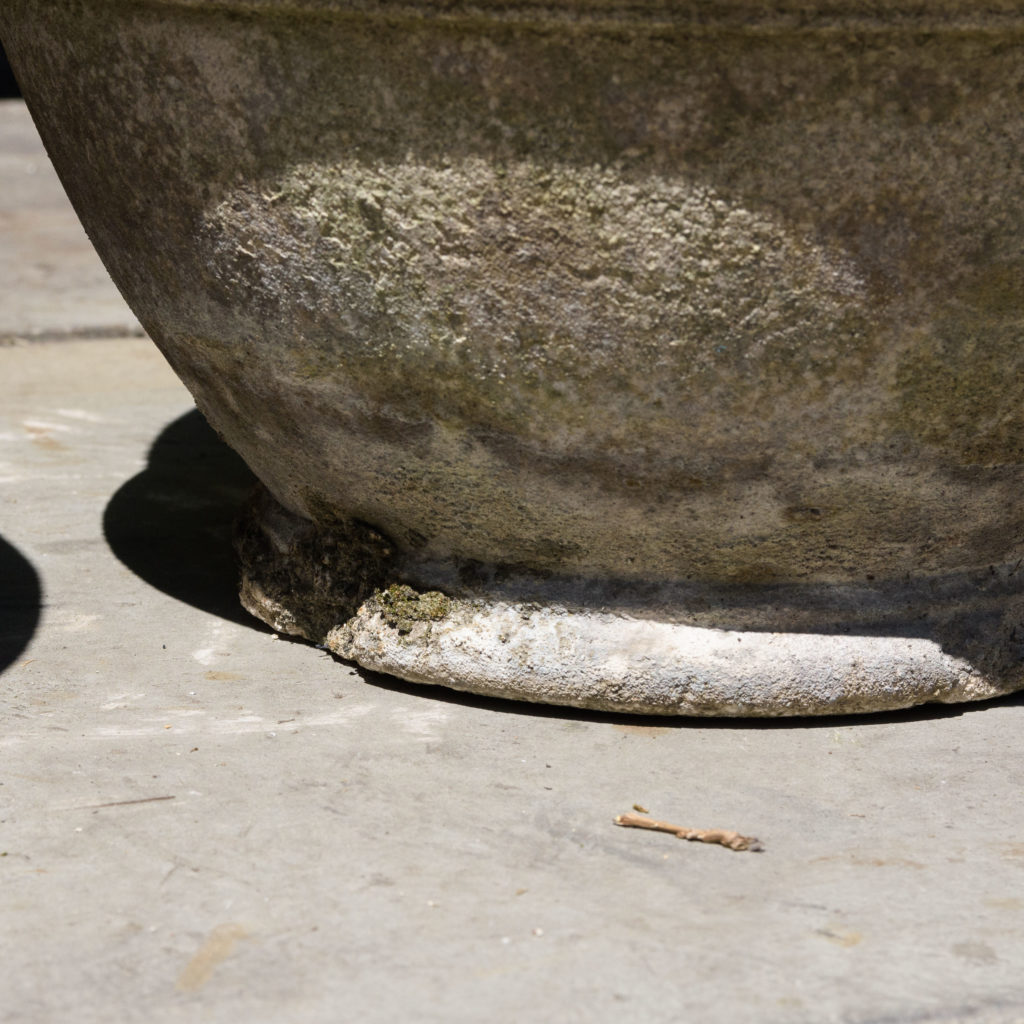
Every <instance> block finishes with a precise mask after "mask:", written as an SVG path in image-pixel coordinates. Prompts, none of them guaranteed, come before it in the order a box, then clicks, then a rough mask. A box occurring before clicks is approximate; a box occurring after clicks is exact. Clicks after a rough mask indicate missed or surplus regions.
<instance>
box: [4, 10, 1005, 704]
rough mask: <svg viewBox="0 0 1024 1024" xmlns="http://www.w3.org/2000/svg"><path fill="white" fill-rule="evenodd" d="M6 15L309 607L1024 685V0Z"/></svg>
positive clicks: (276, 593) (160, 326) (784, 694)
mask: <svg viewBox="0 0 1024 1024" xmlns="http://www.w3.org/2000/svg"><path fill="white" fill-rule="evenodd" d="M0 32H2V38H3V40H4V43H5V45H6V46H7V48H8V51H9V54H10V58H11V61H12V63H13V65H14V67H15V70H16V72H17V74H18V77H19V80H20V81H21V82H22V85H23V89H24V93H25V96H26V99H27V101H28V103H29V106H30V108H31V110H32V112H33V114H34V116H35V117H36V119H37V122H38V124H39V127H40V131H41V133H42V135H43V139H44V141H45V142H46V145H47V147H48V149H49V151H50V153H51V155H52V157H53V161H54V163H55V165H56V166H57V169H58V171H59V173H60V174H61V175H62V178H63V180H64V182H65V184H66V187H67V190H68V193H69V195H70V196H71V198H72V201H73V202H74V203H75V205H76V207H77V209H78V211H79V213H80V215H81V218H82V221H83V223H84V224H85V227H86V229H87V230H88V232H89V234H90V236H91V237H92V238H93V240H94V242H95V244H96V246H97V248H98V250H99V251H100V254H101V255H102V256H103V258H104V260H105V261H106V264H107V266H108V268H109V270H110V272H111V275H112V276H113V278H114V280H115V281H116V282H117V283H118V285H119V286H120V287H121V289H122V290H123V292H124V294H125V296H126V298H127V299H128V301H129V302H130V304H131V305H132V307H133V309H134V310H135V311H136V313H137V314H138V316H139V318H140V320H141V321H142V323H143V324H144V325H145V326H146V328H147V330H148V331H149V332H150V334H151V335H152V337H153V338H154V340H155V341H156V343H157V344H158V345H159V346H160V347H161V349H162V350H163V352H164V353H165V354H166V356H167V358H168V359H169V360H170V362H171V364H172V365H173V366H174V368H175V369H176V370H177V372H178V373H179V374H180V376H181V377H182V379H183V380H184V381H185V382H186V383H187V384H188V386H189V388H190V389H191V390H192V392H193V394H194V395H195V398H196V402H197V404H198V406H199V408H200V409H201V410H202V411H203V413H204V414H205V415H206V416H207V418H208V419H209V420H210V422H211V423H212V424H213V425H214V426H215V427H216V429H217V430H218V431H219V432H220V433H221V434H222V435H223V436H224V437H225V438H226V439H227V440H228V441H229V442H230V444H231V445H232V446H234V447H235V448H236V449H237V450H238V451H239V452H240V453H241V455H242V456H243V457H244V458H245V460H246V461H247V462H248V463H249V465H250V466H251V467H252V468H253V470H254V471H255V472H256V474H257V475H258V476H259V478H260V479H261V480H262V481H263V483H264V485H265V490H264V491H263V492H262V493H261V494H260V495H258V496H257V497H256V498H255V499H254V500H253V503H252V505H251V507H250V508H249V510H248V512H247V515H246V518H245V520H244V522H243V524H242V526H241V528H240V533H239V545H238V546H239V551H240V553H241V557H242V563H243V572H244V580H243V586H242V597H243V602H244V603H245V605H246V607H248V608H249V609H250V610H251V611H252V612H253V613H255V614H256V615H258V616H260V617H261V618H263V619H264V620H266V621H267V622H269V623H271V624H272V625H273V626H274V627H275V628H276V629H280V630H284V631H287V632H292V633H297V634H299V635H302V636H305V637H308V638H309V639H311V640H315V641H317V642H323V643H326V644H327V646H329V647H330V648H331V649H332V650H334V651H336V652H337V653H339V654H341V655H342V656H344V657H346V658H350V659H354V660H355V661H357V662H359V664H361V665H363V666H366V667H368V668H372V669H377V670H380V671H384V672H388V673H392V674H395V675H398V676H401V677H402V678H405V679H409V680H415V681H425V682H431V683H440V684H445V685H448V686H453V687H456V688H459V689H464V690H472V691H475V692H478V693H485V694H499V695H505V696H512V697H519V698H524V699H528V700H539V701H548V702H552V703H560V704H573V705H578V706H585V707H594V708H604V709H623V710H634V711H643V712H651V713H686V714H719V715H769V714H817V713H827V712H838V711H843V712H846V711H863V710H872V709H880V708H895V707H903V706H907V705H911V704H914V703H918V702H922V701H958V700H972V699H978V698H983V697H989V696H992V695H995V694H998V693H1003V692H1006V691H1009V690H1013V689H1015V688H1017V687H1018V686H1021V685H1024V684H1022V654H1024V650H1022V646H1021V644H1022V641H1024V632H1022V626H1021V621H1020V620H1021V615H1022V607H1024V606H1022V602H1021V582H1022V579H1024V568H1022V566H1024V562H1022V559H1024V509H1022V503H1021V495H1022V494H1024V374H1022V366H1024V345H1022V344H1021V342H1022V340H1024V338H1022V335H1024V326H1022V325H1024V174H1022V170H1021V153H1024V115H1022V112H1024V103H1022V96H1024V45H1022V40H1024V16H1022V15H1021V14H1020V13H1019V5H1017V4H1015V3H1009V2H1004V3H1000V2H998V0H997V2H994V3H990V4H986V5H984V9H983V10H981V9H980V7H979V5H976V4H973V3H970V2H967V0H936V2H935V3H931V4H928V5H924V4H920V3H916V2H914V3H912V2H910V0H890V2H884V0H878V2H877V3H873V4H864V3H855V2H853V0H833V2H825V0H822V2H812V0H783V2H782V3H777V4H771V5H766V4H762V3H759V2H755V0H720V2H716V0H705V2H688V3H686V2H679V3H667V2H660V0H640V2H637V3H631V4H625V3H619V2H618V0H548V2H547V3H542V2H533V0H511V2H502V3H497V2H494V0H451V2H444V3H442V2H440V0H407V2H401V0H394V2H391V0H103V2H100V0H92V2H84V0H77V2H68V0H31V2H29V0H5V2H4V4H3V6H2V8H0Z"/></svg>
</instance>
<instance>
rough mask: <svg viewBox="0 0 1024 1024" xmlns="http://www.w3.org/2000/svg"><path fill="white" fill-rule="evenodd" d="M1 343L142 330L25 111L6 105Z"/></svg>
mask: <svg viewBox="0 0 1024 1024" xmlns="http://www.w3.org/2000/svg"><path fill="white" fill-rule="evenodd" d="M0 182H2V183H3V185H2V187H0V282H2V283H0V289H2V292H0V294H2V298H3V301H2V302H0V342H2V341H3V340H4V339H5V338H7V339H10V338H12V337H24V336H38V335H51V336H52V335H61V334H68V333H77V334H79V335H81V334H83V333H89V334H94V335H105V336H116V335H119V334H120V335H126V334H139V333H141V331H142V329H141V328H140V327H139V324H138V321H137V320H136V319H135V316H134V314H133V313H132V311H131V310H130V309H129V308H128V306H127V305H126V304H125V301H124V299H122V298H121V294H120V292H118V290H117V288H115V287H114V283H113V282H112V281H111V280H110V277H109V275H108V274H107V272H106V270H105V269H104V267H103V264H102V263H101V262H100V260H99V257H98V256H97V255H96V251H95V250H94V249H93V247H92V245H91V244H90V242H89V239H88V237H87V236H86V234H85V231H84V230H83V229H82V225H81V224H80V223H79V222H78V217H77V216H75V212H74V210H72V208H71V204H70V203H69V202H68V200H67V197H66V196H65V195H64V190H63V188H61V184H60V181H59V180H58V178H57V175H56V172H55V171H54V169H53V165H52V164H51V163H50V161H49V160H48V159H47V157H46V152H45V150H44V149H43V144H42V142H41V141H40V139H39V134H38V133H37V132H36V129H35V126H34V125H33V124H32V119H31V118H30V117H29V115H28V111H27V110H26V109H25V104H24V103H23V102H22V101H21V100H16V99H0Z"/></svg>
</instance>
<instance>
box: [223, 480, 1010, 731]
mask: <svg viewBox="0 0 1024 1024" xmlns="http://www.w3.org/2000/svg"><path fill="white" fill-rule="evenodd" d="M237 547H238V550H239V553H240V555H241V557H242V562H243V575H242V587H241V599H242V604H243V605H244V606H245V607H246V608H247V609H248V611H250V612H251V613H252V614H253V615H256V616H257V617H258V618H260V619H262V620H263V621H264V622H267V623H268V624H269V625H270V626H272V627H273V628H274V629H276V630H278V631H281V632H285V633H290V634H294V635H298V636H302V637H305V638H306V639H308V640H312V641H314V642H317V643H322V644H323V645H324V646H326V647H327V648H328V649H329V650H331V651H332V652H334V653H335V654H337V655H339V656H340V657H342V658H345V659H349V660H351V661H354V662H356V663H358V664H359V665H360V666H362V667H363V668H366V669H370V670H373V671H375V672H383V673H387V674H389V675H393V676H397V677H399V678H401V679H404V680H407V681H409V682H415V683H431V684H436V685H441V686H448V687H452V688H453V689H456V690H463V691H467V692H471V693H476V694H481V695H486V696H492V697H506V698H512V699H516V700H525V701H534V702H540V703H547V704H556V705H567V706H572V707H579V708H591V709H597V710H601V711H618V712H631V713H639V714H657V715H708V716H733V717H735V716H756V717H764V716H786V715H824V714H850V713H858V712H867V711H888V710H895V709H899V708H905V707H910V706H913V705H916V704H923V703H930V702H940V703H954V702H959V701H974V700H983V699H986V698H990V697H996V696H999V695H1001V694H1005V693H1008V692H1011V691H1013V690H1015V689H1017V688H1019V687H1020V686H1021V685H1024V679H1022V678H1021V677H1022V673H1021V670H1020V665H1021V658H1020V645H1019V643H1018V642H1017V640H1016V635H1017V633H1018V632H1019V629H1018V627H1017V625H1016V621H1015V620H1016V618H1017V617H1018V616H1016V615H1014V614H1003V616H1002V617H1001V619H1000V620H999V622H998V623H997V625H996V626H995V627H991V626H990V627H989V635H988V637H987V638H986V637H980V638H977V642H976V643H975V644H973V645H965V644H959V643H957V642H956V640H955V637H956V636H964V635H967V634H968V633H971V632H973V631H975V630H976V629H978V628H982V627H981V625H979V624H982V623H983V622H984V621H989V620H991V618H992V616H991V613H989V614H988V615H987V617H986V616H985V615H979V613H978V612H976V611H975V612H973V613H972V612H971V610H970V608H968V611H967V612H966V613H965V611H964V607H965V606H964V600H963V594H961V593H959V592H957V593H955V594H953V595H952V597H950V595H949V594H947V595H946V597H945V598H944V604H943V605H942V608H943V609H945V610H944V611H943V610H942V609H940V610H939V612H937V613H936V615H935V617H934V618H935V621H934V623H932V626H933V627H934V628H932V629H931V630H930V629H929V628H928V626H927V623H926V625H925V627H920V626H918V627H917V629H916V634H917V635H907V633H906V632H905V631H903V632H900V633H899V634H898V635H885V634H884V631H882V630H880V629H879V627H878V624H877V614H876V616H875V619H876V621H875V623H874V625H873V626H872V627H871V629H870V631H868V630H865V633H864V634H858V633H857V632H856V629H854V630H852V631H851V632H849V633H845V632H839V631H836V630H832V631H822V632H814V631H808V630H807V629H806V628H804V629H800V630H799V631H797V630H795V629H794V630H774V631H773V630H771V629H766V628H763V626H762V627H761V628H757V629H750V628H738V629H730V628H713V627H709V626H707V625H691V624H687V623H685V622H680V621H678V618H679V616H678V615H674V616H668V615H666V616H665V617H664V618H665V619H669V621H663V620H662V619H660V618H658V617H655V618H652V617H651V616H650V613H649V612H646V613H644V614H643V617H641V615H640V614H631V613H629V612H628V611H608V610H605V609H604V608H602V609H601V610H588V609H587V608H585V607H579V606H578V605H577V606H576V607H573V608H569V607H565V606H563V605H561V604H559V603H557V602H555V601H544V602H536V601H522V600H510V599H507V598H506V597H501V598H494V597H489V596H486V595H483V596H481V595H478V594H474V595H472V596H468V597H459V596H448V595H446V594H443V593H441V592H439V591H436V590H433V591H432V590H427V591H421V590H416V589H414V588H413V587H410V586H408V585H407V584H405V583H402V582H397V581H398V580H399V579H401V578H402V577H403V576H404V575H405V574H404V573H402V571H401V568H402V567H401V565H400V563H399V561H398V559H397V558H396V556H395V554H394V552H393V549H392V547H391V546H390V545H389V543H388V542H387V540H386V539H385V538H384V537H382V536H381V535H380V534H379V533H377V532H375V531H374V530H372V529H371V528H369V527H367V526H365V525H362V524H358V523H351V522H350V523H338V524H335V525H332V526H331V527H329V528H325V527H318V526H316V525H314V524H313V523H310V522H309V521H308V520H305V519H302V518H300V517H298V516H296V515H294V514H292V513H290V512H288V511H286V510H285V509H283V508H282V507H281V506H280V505H279V504H277V502H276V501H274V499H273V498H271V497H270V496H269V494H267V493H266V492H265V491H264V490H262V489H261V490H260V492H258V493H257V494H256V495H255V496H254V497H253V499H252V501H251V502H250V504H249V506H248V508H247V509H246V511H245V513H244V514H243V516H242V517H241V519H240V522H239V529H238V541H237ZM960 586H961V588H964V587H967V588H968V589H969V588H970V587H973V588H974V590H975V591H977V589H978V586H977V583H976V582H975V583H973V584H972V583H970V581H968V583H962V584H960ZM841 590H842V588H833V590H827V588H826V589H823V590H822V591H821V593H826V592H827V593H829V594H832V593H833V592H837V591H841ZM1004 590H1005V587H1004ZM976 596H977V595H976ZM982 596H983V597H985V598H986V599H987V601H988V605H989V606H990V605H991V604H992V601H993V595H992V593H991V592H990V591H988V592H986V593H984V594H983V595H982ZM774 598H775V599H776V600H778V598H779V591H778V590H776V591H775V592H774ZM905 598H906V595H904V600H905ZM996 598H997V599H998V598H1000V595H996ZM888 599H889V600H891V595H890V596H889V598H888ZM1002 600H1003V602H1004V603H1007V602H1008V604H1009V606H1010V607H1011V608H1018V607H1019V604H1018V602H1016V601H1013V600H1011V599H1009V598H1008V597H1007V596H1006V594H1002ZM833 602H834V603H836V599H835V598H833ZM860 602H861V604H863V598H860ZM839 603H841V601H840V602H839ZM951 605H952V606H953V607H954V612H950V610H949V609H950V606H951ZM833 612H834V610H833ZM861 614H862V615H863V609H862V612H861ZM722 617H723V621H727V620H728V613H727V612H723V613H722ZM805 621H806V619H805ZM954 622H956V623H959V626H958V627H957V628H956V629H954V628H953V626H952V625H951V623H954ZM943 624H944V625H943ZM929 633H931V634H933V635H929ZM983 641H984V642H983ZM979 652H980V653H979Z"/></svg>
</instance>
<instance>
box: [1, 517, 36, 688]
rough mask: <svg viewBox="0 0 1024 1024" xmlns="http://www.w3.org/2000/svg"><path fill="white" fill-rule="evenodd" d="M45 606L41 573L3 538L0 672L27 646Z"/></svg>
mask: <svg viewBox="0 0 1024 1024" xmlns="http://www.w3.org/2000/svg"><path fill="white" fill-rule="evenodd" d="M42 603H43V588H42V584H41V583H40V582H39V574H38V573H37V572H36V571H35V569H33V568H32V565H31V563H30V562H29V561H28V559H27V558H25V556H24V555H22V554H21V552H19V551H18V550H17V549H16V548H14V547H12V546H11V545H10V544H8V543H7V541H5V540H4V539H3V537H0V672H3V671H4V669H6V668H7V667H8V666H9V665H11V664H12V663H13V662H14V661H15V660H16V659H17V657H18V656H19V655H20V654H21V652H22V651H24V650H25V648H26V647H28V645H29V642H30V641H31V639H32V637H33V636H34V635H35V631H36V627H37V626H38V625H39V616H40V612H41V610H42Z"/></svg>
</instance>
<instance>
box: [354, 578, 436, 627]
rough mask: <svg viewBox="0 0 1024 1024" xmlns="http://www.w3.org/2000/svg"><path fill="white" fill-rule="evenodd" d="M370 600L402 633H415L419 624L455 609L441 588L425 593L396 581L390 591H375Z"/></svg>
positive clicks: (430, 621) (431, 620)
mask: <svg viewBox="0 0 1024 1024" xmlns="http://www.w3.org/2000/svg"><path fill="white" fill-rule="evenodd" d="M370 603H372V605H373V606H374V607H373V610H374V611H378V612H379V613H380V615H381V618H383V620H384V622H385V623H386V624H387V625H388V626H390V627H391V628H392V629H396V630H398V633H399V635H400V636H405V635H407V634H409V633H411V632H412V630H413V627H414V626H416V625H417V624H418V623H421V622H426V623H432V622H439V621H440V620H441V619H443V618H445V617H446V616H447V615H448V614H449V613H450V612H451V610H452V606H453V604H454V602H453V601H452V599H451V598H450V597H446V596H445V595H444V594H442V593H441V592H440V591H438V590H430V591H427V592H426V593H423V594H421V593H420V592H419V591H417V590H413V588H412V587H410V586H407V585H406V584H404V583H394V584H392V585H391V586H390V587H388V588H387V590H377V591H374V594H373V597H371V598H370Z"/></svg>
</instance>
